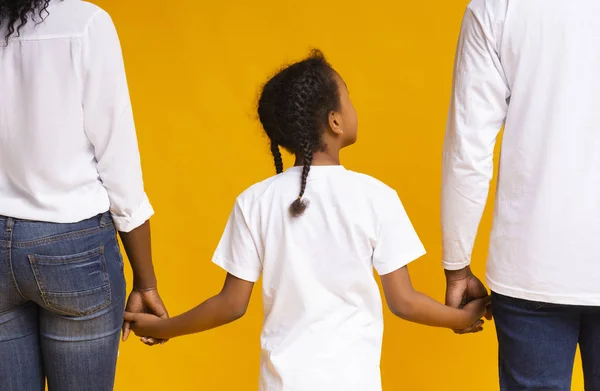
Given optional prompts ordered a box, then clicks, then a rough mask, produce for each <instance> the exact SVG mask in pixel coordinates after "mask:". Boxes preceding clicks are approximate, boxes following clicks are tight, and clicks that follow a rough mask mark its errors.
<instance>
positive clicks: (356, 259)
mask: <svg viewBox="0 0 600 391" xmlns="http://www.w3.org/2000/svg"><path fill="white" fill-rule="evenodd" d="M258 114H259V117H260V121H261V123H262V125H263V127H264V129H265V131H266V133H267V135H268V136H269V139H270V140H271V151H272V153H273V156H274V159H275V168H276V170H277V174H278V175H276V176H274V177H272V178H269V179H267V180H266V181H263V182H260V183H258V184H256V185H254V186H252V187H250V188H249V189H248V190H246V191H245V192H244V193H242V194H241V195H240V196H239V197H238V199H237V201H236V203H235V207H234V208H233V212H232V213H231V216H230V218H229V222H228V224H227V227H226V229H225V233H224V235H223V238H222V239H221V242H220V243H219V246H218V248H217V250H216V253H215V256H214V259H213V261H214V263H216V264H217V265H219V266H221V267H222V268H224V269H225V270H226V271H227V273H228V274H227V277H226V279H225V285H224V287H223V289H222V291H221V292H220V293H219V294H218V295H216V296H214V297H212V298H210V299H208V300H207V301H205V302H204V303H202V304H201V305H199V306H198V307H196V308H194V309H192V310H190V311H189V312H187V313H185V314H183V315H180V316H178V317H175V318H173V319H169V320H163V319H159V318H157V317H155V316H152V315H144V314H129V313H127V314H126V320H128V321H131V322H132V328H133V330H134V332H135V333H136V334H137V335H139V336H144V337H154V338H158V339H168V338H173V337H176V336H180V335H184V334H191V333H197V332H200V331H204V330H208V329H211V328H214V327H218V326H221V325H223V324H226V323H229V322H232V321H234V320H236V319H239V318H240V317H242V316H243V315H244V313H245V311H246V308H247V306H248V301H249V300H250V295H251V293H252V288H253V286H254V283H255V282H256V281H257V280H258V279H259V277H260V276H261V274H262V277H263V304H264V313H265V321H264V326H263V330H262V338H261V345H262V355H261V377H260V390H263V391H275V390H301V391H319V390H323V391H333V390H344V391H352V390H356V391H373V390H380V389H381V380H380V370H379V361H380V356H381V342H382V335H383V315H382V304H381V297H380V294H379V289H378V286H377V283H376V281H375V279H374V278H373V267H374V268H375V269H376V270H377V272H378V273H379V275H381V281H382V283H383V287H384V290H385V295H386V298H387V302H388V306H389V308H390V310H391V311H392V312H393V313H394V314H395V315H397V316H399V317H400V318H403V319H406V320H409V321H413V322H417V323H422V324H425V325H430V326H438V327H447V328H450V329H463V328H466V327H469V326H471V325H473V324H476V323H477V325H476V327H479V328H480V326H481V323H482V321H481V320H480V319H481V317H482V316H483V315H484V312H485V308H486V305H487V303H488V299H487V298H482V299H478V300H475V301H473V302H471V303H469V304H467V305H466V306H465V307H464V308H463V309H462V310H459V309H453V308H450V307H446V306H444V305H442V304H439V303H437V302H436V301H434V300H433V299H431V298H429V297H428V296H426V295H424V294H422V293H419V292H417V291H415V290H414V289H413V287H412V285H411V282H410V278H409V274H408V270H407V267H406V265H407V264H408V263H410V262H411V261H413V260H415V259H417V258H419V257H421V256H422V255H423V254H424V253H425V251H424V249H423V246H422V244H421V242H420V240H419V238H418V237H417V235H416V233H415V231H414V229H413V227H412V225H411V223H410V221H409V219H408V217H407V215H406V213H405V211H404V208H403V206H402V204H401V202H400V199H399V198H398V196H397V194H396V192H395V191H394V190H392V189H391V188H389V187H388V186H386V185H384V184H383V183H381V182H379V181H377V180H376V179H373V178H371V177H369V176H367V175H364V174H358V173H355V172H352V171H348V170H346V169H345V168H344V167H343V166H341V165H340V158H339V154H340V150H341V149H342V148H344V147H347V146H349V145H352V144H354V142H355V141H356V136H357V116H356V111H355V110H354V107H353V106H352V103H351V102H350V98H349V96H348V90H347V88H346V85H345V83H344V81H343V80H342V78H341V77H340V76H339V75H338V74H337V73H336V72H335V71H334V70H333V69H332V68H331V66H330V65H329V64H328V63H327V62H326V60H325V58H324V57H323V55H322V54H321V53H320V52H318V51H315V52H314V53H312V55H311V56H310V57H309V58H307V59H305V60H304V61H301V62H298V63H296V64H293V65H291V66H289V67H288V68H285V69H284V70H282V71H281V72H279V73H278V74H277V75H275V77H273V78H272V79H271V80H269V81H268V82H267V84H266V85H265V87H264V90H263V92H262V95H261V97H260V101H259V107H258ZM280 146H281V147H283V148H285V149H286V150H288V151H290V152H292V153H294V154H295V155H296V164H295V167H292V168H290V169H288V170H287V171H285V172H284V171H283V163H282V159H281V153H280V151H279V147H280ZM298 184H300V190H299V192H298ZM290 201H293V202H291V205H290Z"/></svg>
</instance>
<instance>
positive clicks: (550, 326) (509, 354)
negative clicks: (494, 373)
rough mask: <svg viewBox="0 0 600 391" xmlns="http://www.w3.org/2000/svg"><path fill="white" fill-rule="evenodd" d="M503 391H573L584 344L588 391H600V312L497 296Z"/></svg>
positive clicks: (495, 308)
mask: <svg viewBox="0 0 600 391" xmlns="http://www.w3.org/2000/svg"><path fill="white" fill-rule="evenodd" d="M492 310H493V313H494V318H495V322H496V329H497V333H498V343H499V370H500V388H501V390H511V391H512V390H519V391H521V390H547V391H550V390H560V391H563V390H564V391H570V390H571V380H572V374H573V364H574V361H575V353H576V351H577V345H578V344H579V347H580V350H581V356H582V360H583V369H584V377H585V389H586V390H587V391H600V307H578V306H564V305H555V304H548V303H538V302H532V301H526V300H520V299H515V298H511V297H506V296H502V295H499V294H496V293H494V294H492Z"/></svg>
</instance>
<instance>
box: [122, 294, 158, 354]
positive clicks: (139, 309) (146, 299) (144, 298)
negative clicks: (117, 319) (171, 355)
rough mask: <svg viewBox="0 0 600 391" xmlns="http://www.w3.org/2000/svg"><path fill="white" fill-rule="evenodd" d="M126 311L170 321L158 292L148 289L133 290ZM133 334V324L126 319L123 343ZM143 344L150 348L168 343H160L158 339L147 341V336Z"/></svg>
mask: <svg viewBox="0 0 600 391" xmlns="http://www.w3.org/2000/svg"><path fill="white" fill-rule="evenodd" d="M125 311H126V312H129V313H133V314H151V315H155V316H157V317H159V318H161V319H168V318H169V313H168V312H167V309H166V308H165V305H164V303H163V301H162V299H161V298H160V295H159V294H158V290H157V289H156V288H154V289H148V290H144V291H138V290H135V289H134V290H133V291H132V292H131V294H130V295H129V299H128V300H127V306H126V307H125ZM130 332H131V322H130V321H128V320H127V319H125V321H124V322H123V341H127V338H129V334H130ZM143 337H144V338H143V339H142V342H144V343H146V344H147V345H149V346H152V345H156V344H157V343H161V344H162V343H164V342H166V341H158V340H156V339H153V338H150V339H147V338H145V337H148V336H147V335H145V336H143Z"/></svg>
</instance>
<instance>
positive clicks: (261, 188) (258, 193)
mask: <svg viewBox="0 0 600 391" xmlns="http://www.w3.org/2000/svg"><path fill="white" fill-rule="evenodd" d="M283 178H284V175H283V174H280V175H275V176H272V177H269V178H267V179H265V180H262V181H260V182H258V183H255V184H254V185H252V186H250V187H249V188H247V189H246V190H244V191H243V192H242V193H241V194H240V195H239V196H238V197H237V199H236V203H237V204H238V205H239V206H240V207H241V208H242V209H246V208H249V207H250V206H251V205H253V204H255V203H256V202H257V201H259V200H260V199H261V198H262V197H263V196H264V195H265V194H266V193H268V192H269V191H270V189H271V188H272V186H273V185H274V184H275V183H276V182H278V181H280V180H282V179H283Z"/></svg>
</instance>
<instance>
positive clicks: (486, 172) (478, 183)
mask: <svg viewBox="0 0 600 391" xmlns="http://www.w3.org/2000/svg"><path fill="white" fill-rule="evenodd" d="M484 6H485V2H476V3H475V2H474V3H471V5H470V7H469V8H468V9H467V12H466V14H465V16H464V19H463V23H462V27H461V33H460V39H459V43H458V50H457V54H456V63H455V69H454V83H453V84H454V85H453V91H452V99H451V104H450V113H449V118H448V126H447V131H446V139H445V146H444V154H443V174H442V205H441V206H442V208H441V209H442V242H443V266H444V268H445V269H447V270H459V269H462V268H464V267H466V266H468V265H469V264H470V261H471V253H472V251H473V246H474V243H475V236H476V235H477V230H478V227H479V223H480V220H481V217H482V214H483V211H484V208H485V204H486V201H487V197H488V193H489V187H490V181H491V179H492V176H493V164H494V163H493V156H494V146H495V144H496V139H497V137H498V133H499V132H500V130H501V128H502V126H503V124H504V120H505V118H506V112H507V109H508V101H509V97H510V89H509V86H508V83H507V81H506V77H505V74H504V71H503V69H502V65H501V62H500V57H499V54H498V52H497V45H496V43H495V40H494V38H493V37H494V31H493V28H494V27H495V26H493V25H492V26H490V23H495V22H493V21H492V22H490V21H491V19H492V18H491V17H490V16H489V15H486V14H485V10H483V11H482V10H481V8H482V7H484Z"/></svg>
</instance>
